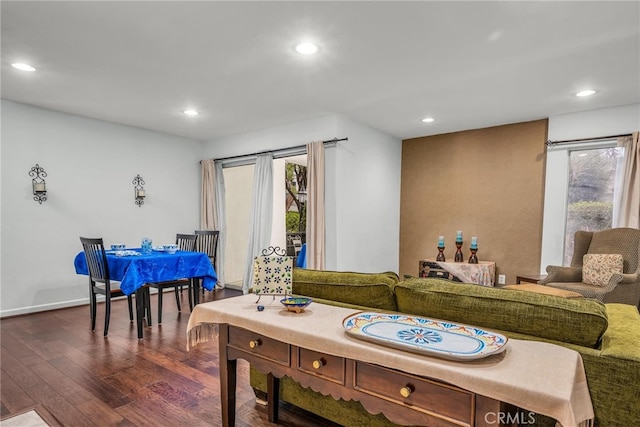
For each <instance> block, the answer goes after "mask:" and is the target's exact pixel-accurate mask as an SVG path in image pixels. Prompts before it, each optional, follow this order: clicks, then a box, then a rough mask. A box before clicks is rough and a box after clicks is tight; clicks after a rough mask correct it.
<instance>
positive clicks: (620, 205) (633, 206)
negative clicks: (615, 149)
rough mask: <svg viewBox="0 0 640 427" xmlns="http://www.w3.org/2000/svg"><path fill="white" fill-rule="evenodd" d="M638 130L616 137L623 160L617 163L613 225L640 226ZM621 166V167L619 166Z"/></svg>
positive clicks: (639, 146)
mask: <svg viewBox="0 0 640 427" xmlns="http://www.w3.org/2000/svg"><path fill="white" fill-rule="evenodd" d="M639 136H640V132H634V133H633V135H631V136H624V137H621V138H619V139H618V146H619V147H624V160H623V164H622V165H618V166H619V167H618V170H619V175H618V176H617V177H616V191H615V199H614V203H613V226H614V227H631V228H640V142H638V139H639ZM620 166H621V167H620Z"/></svg>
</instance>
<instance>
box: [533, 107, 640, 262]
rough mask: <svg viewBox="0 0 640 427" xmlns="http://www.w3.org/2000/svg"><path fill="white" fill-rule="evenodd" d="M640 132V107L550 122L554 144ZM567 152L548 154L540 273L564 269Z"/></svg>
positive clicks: (557, 118) (564, 116) (575, 116)
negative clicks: (552, 267)
mask: <svg viewBox="0 0 640 427" xmlns="http://www.w3.org/2000/svg"><path fill="white" fill-rule="evenodd" d="M639 130H640V104H633V105H625V106H619V107H612V108H605V109H600V110H591V111H584V112H581V113H573V114H564V115H560V116H554V117H550V118H549V132H548V138H549V140H551V141H563V140H568V139H581V138H597V137H605V136H610V135H620V134H626V133H632V132H638V131H639ZM567 162H568V159H567V152H566V150H549V152H548V153H547V161H546V165H545V167H546V177H545V197H544V219H543V227H542V256H541V260H540V272H541V273H543V274H544V273H545V269H546V267H547V265H562V262H563V249H564V244H563V243H564V233H565V231H564V226H565V223H566V219H565V218H566V200H567V191H566V189H567V181H568V175H567Z"/></svg>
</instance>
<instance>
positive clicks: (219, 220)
mask: <svg viewBox="0 0 640 427" xmlns="http://www.w3.org/2000/svg"><path fill="white" fill-rule="evenodd" d="M224 199H225V189H224V174H223V173H222V163H216V164H215V201H216V209H215V213H216V222H215V227H216V228H214V230H218V231H219V232H220V234H218V256H217V257H216V264H217V265H216V267H215V269H216V274H217V275H218V286H220V287H221V288H224V287H225V286H224V249H225V245H226V243H225V242H226V238H227V219H226V218H227V215H226V210H225V203H224Z"/></svg>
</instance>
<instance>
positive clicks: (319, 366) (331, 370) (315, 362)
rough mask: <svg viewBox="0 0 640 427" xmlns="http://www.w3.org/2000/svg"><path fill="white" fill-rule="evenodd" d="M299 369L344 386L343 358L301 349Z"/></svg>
mask: <svg viewBox="0 0 640 427" xmlns="http://www.w3.org/2000/svg"><path fill="white" fill-rule="evenodd" d="M298 369H299V370H300V371H303V372H306V373H308V374H311V375H315V376H317V377H322V378H326V379H328V380H332V381H334V382H337V383H339V384H344V370H345V360H344V358H342V357H337V356H331V355H328V354H324V353H319V352H317V351H312V350H307V349H304V348H299V349H298Z"/></svg>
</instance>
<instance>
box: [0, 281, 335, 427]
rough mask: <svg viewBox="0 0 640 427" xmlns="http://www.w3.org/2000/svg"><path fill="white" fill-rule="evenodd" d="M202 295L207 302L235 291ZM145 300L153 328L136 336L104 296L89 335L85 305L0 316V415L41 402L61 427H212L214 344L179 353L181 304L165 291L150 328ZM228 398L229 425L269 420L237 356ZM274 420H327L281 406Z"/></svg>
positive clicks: (246, 426)
mask: <svg viewBox="0 0 640 427" xmlns="http://www.w3.org/2000/svg"><path fill="white" fill-rule="evenodd" d="M205 294H206V295H205V298H204V299H205V301H211V300H215V299H219V298H226V297H233V296H236V295H239V294H240V292H239V291H233V290H227V289H221V290H217V291H214V292H206V293H205ZM185 297H186V292H185ZM151 298H152V299H151V304H152V307H153V310H152V312H153V316H154V319H153V320H154V324H153V325H152V326H151V327H146V328H145V331H144V339H142V340H138V339H137V333H136V327H135V324H134V323H130V322H129V318H128V312H127V304H126V300H120V301H114V302H113V304H112V313H111V323H110V326H109V335H108V337H107V338H104V337H103V329H102V328H103V325H104V323H103V321H104V317H103V316H104V304H99V306H98V319H97V326H96V331H94V332H92V331H91V330H90V327H91V326H90V320H89V307H88V306H82V307H73V308H66V309H61V310H54V311H48V312H41V313H35V314H29V315H24V316H16V317H11V318H5V319H1V320H0V327H1V336H0V341H1V351H2V353H1V358H0V367H1V376H0V385H1V390H0V391H1V393H0V394H1V405H0V417H2V418H6V417H8V416H11V415H13V414H17V413H21V412H24V411H25V410H27V409H31V408H34V407H42V408H45V409H46V410H47V411H48V412H49V413H50V414H51V415H52V416H53V417H55V419H57V420H58V421H59V423H60V424H61V425H63V426H68V427H75V426H79V427H86V426H177V425H188V426H205V425H208V426H218V425H221V418H220V417H221V413H220V389H219V380H218V343H217V341H214V342H210V343H206V344H201V345H198V346H197V347H196V348H194V349H191V350H190V351H189V352H187V351H186V349H185V346H186V327H187V322H188V320H189V307H188V303H187V302H186V301H183V311H182V313H179V312H178V311H177V307H176V304H175V302H174V298H173V294H172V293H167V294H165V295H164V307H163V323H162V324H161V325H158V324H157V323H155V320H156V319H157V312H156V307H157V300H156V298H157V297H156V296H155V295H153V296H152V297H151ZM237 402H238V407H237V424H236V425H237V426H242V427H256V426H257V427H260V426H273V425H274V424H272V423H270V422H269V421H268V419H267V412H266V408H265V407H264V406H262V405H260V404H257V403H256V399H255V395H254V394H253V391H252V390H251V387H250V386H249V379H248V364H247V363H246V362H244V361H242V360H241V361H239V362H238V390H237ZM277 425H281V426H301V427H315V426H335V424H332V423H330V422H329V421H327V420H323V419H318V418H317V417H314V416H313V415H312V414H308V413H306V412H304V411H302V410H299V409H298V408H295V407H290V406H282V405H281V408H280V421H279V422H278V424H277Z"/></svg>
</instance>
